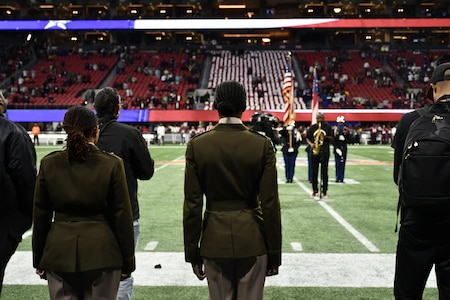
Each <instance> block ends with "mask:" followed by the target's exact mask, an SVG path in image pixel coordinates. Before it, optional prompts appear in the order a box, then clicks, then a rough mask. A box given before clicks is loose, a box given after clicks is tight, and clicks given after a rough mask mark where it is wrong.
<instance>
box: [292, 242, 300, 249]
mask: <svg viewBox="0 0 450 300" xmlns="http://www.w3.org/2000/svg"><path fill="white" fill-rule="evenodd" d="M291 247H292V250H294V251H303V246H302V244H301V243H299V242H292V243H291Z"/></svg>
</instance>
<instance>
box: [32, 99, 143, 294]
mask: <svg viewBox="0 0 450 300" xmlns="http://www.w3.org/2000/svg"><path fill="white" fill-rule="evenodd" d="M63 127H64V129H65V131H66V132H67V147H66V149H64V150H59V151H55V152H52V153H50V154H48V155H47V156H45V157H44V158H43V159H42V160H41V165H40V168H39V174H38V177H37V181H36V188H35V193H34V209H33V220H34V223H33V225H34V230H33V266H34V267H35V268H36V273H37V274H38V275H39V276H40V277H41V278H42V279H47V281H48V287H49V294H50V299H61V297H62V295H64V297H65V299H114V298H115V297H116V294H117V291H118V288H119V282H120V280H121V279H124V278H128V277H130V276H131V273H132V272H133V271H134V269H135V258H134V240H133V216H132V212H131V205H130V199H129V196H128V188H127V182H126V179H125V169H124V165H123V161H122V159H121V158H119V157H118V156H116V155H114V154H109V153H106V152H103V151H101V150H100V149H99V148H98V147H97V146H96V145H95V142H96V141H97V138H98V125H97V118H96V116H95V114H94V113H93V112H92V111H90V110H89V109H87V108H85V107H81V106H77V107H71V108H69V109H68V110H67V112H66V114H65V116H64V123H63Z"/></svg>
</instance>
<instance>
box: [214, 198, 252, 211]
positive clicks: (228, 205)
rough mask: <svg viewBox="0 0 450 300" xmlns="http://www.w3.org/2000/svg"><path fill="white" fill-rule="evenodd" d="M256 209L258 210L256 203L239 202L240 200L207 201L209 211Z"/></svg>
mask: <svg viewBox="0 0 450 300" xmlns="http://www.w3.org/2000/svg"><path fill="white" fill-rule="evenodd" d="M252 202H253V201H252ZM255 202H256V201H255ZM255 208H257V205H256V203H248V202H247V201H239V200H224V201H206V209H207V210H238V209H255Z"/></svg>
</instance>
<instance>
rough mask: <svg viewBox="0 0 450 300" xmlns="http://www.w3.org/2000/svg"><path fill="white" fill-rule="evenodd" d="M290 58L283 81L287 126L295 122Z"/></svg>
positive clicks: (284, 118)
mask: <svg viewBox="0 0 450 300" xmlns="http://www.w3.org/2000/svg"><path fill="white" fill-rule="evenodd" d="M290 59H291V58H290V56H289V58H288V63H287V68H286V73H285V74H284V80H283V91H282V94H283V98H284V115H283V123H284V125H287V124H289V123H291V122H292V121H293V120H295V112H294V88H293V86H292V72H291V61H290Z"/></svg>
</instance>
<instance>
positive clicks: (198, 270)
mask: <svg viewBox="0 0 450 300" xmlns="http://www.w3.org/2000/svg"><path fill="white" fill-rule="evenodd" d="M192 271H194V274H195V275H196V276H197V278H198V279H199V280H203V279H205V278H206V274H205V272H203V263H202V262H198V263H192Z"/></svg>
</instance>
